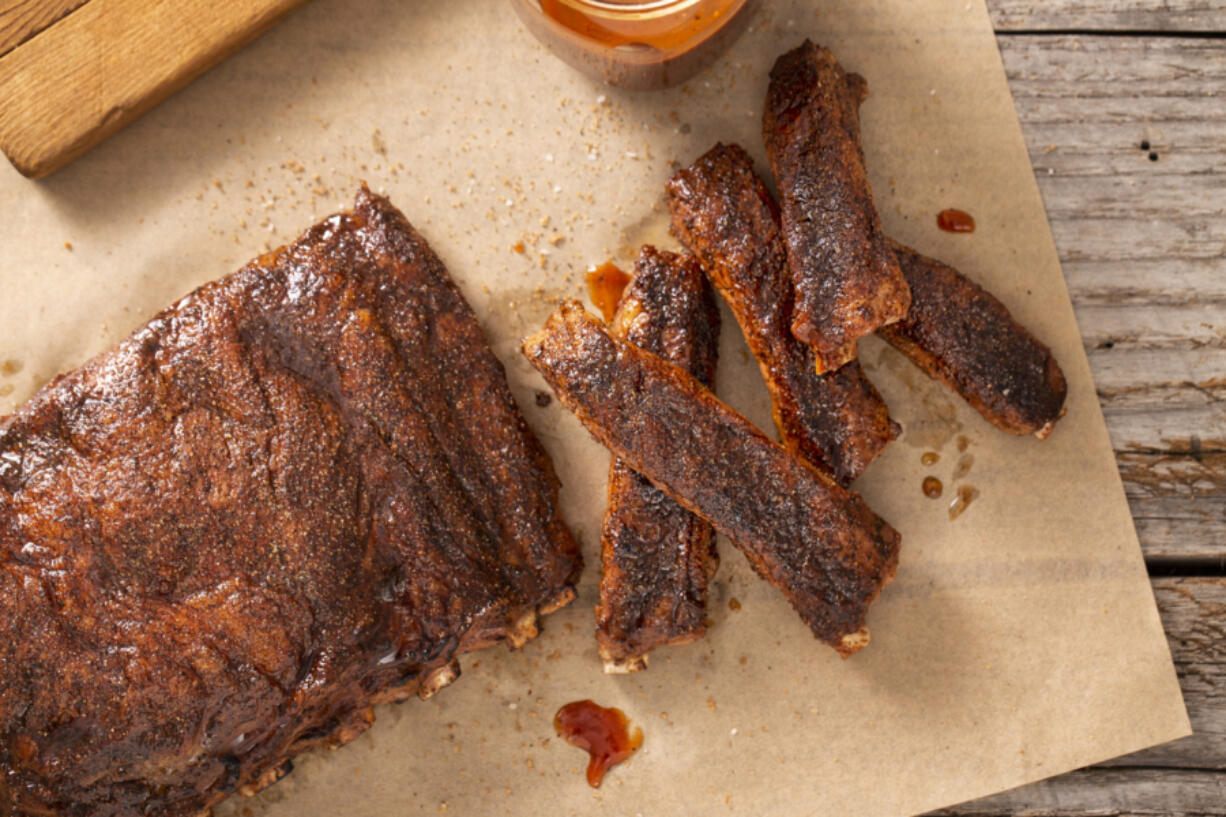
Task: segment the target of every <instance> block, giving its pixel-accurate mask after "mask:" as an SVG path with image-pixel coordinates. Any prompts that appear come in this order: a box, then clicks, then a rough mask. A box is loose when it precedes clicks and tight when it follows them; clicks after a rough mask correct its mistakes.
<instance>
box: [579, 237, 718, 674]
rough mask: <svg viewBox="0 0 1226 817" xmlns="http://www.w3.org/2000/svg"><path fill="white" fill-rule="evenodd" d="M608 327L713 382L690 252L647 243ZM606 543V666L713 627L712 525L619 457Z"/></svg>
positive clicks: (702, 296) (709, 308)
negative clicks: (709, 587)
mask: <svg viewBox="0 0 1226 817" xmlns="http://www.w3.org/2000/svg"><path fill="white" fill-rule="evenodd" d="M611 331H612V332H613V334H615V335H616V336H618V337H620V338H622V339H623V340H626V341H628V342H629V343H632V344H634V345H635V346H638V347H639V348H640V349H645V350H647V351H648V352H651V353H652V354H655V355H659V356H660V357H662V358H663V359H665V360H667V361H669V362H670V363H673V364H675V365H677V366H680V367H682V368H684V369H685V370H686V371H688V372H689V373H690V374H692V375H693V376H694V377H696V378H697V379H698V380H699V381H700V382H701V383H702V384H703V385H704V386H707V387H710V386H711V384H712V382H713V381H714V379H715V362H716V357H717V355H718V354H719V310H718V309H717V308H716V305H715V294H714V293H713V292H712V291H711V286H710V284H708V283H707V279H706V277H705V276H704V275H703V274H702V270H701V269H700V268H699V266H698V262H697V261H695V260H694V259H693V258H691V257H683V256H679V255H676V254H674V253H670V252H663V251H660V250H657V249H655V248H654V247H643V248H642V250H641V251H640V252H639V257H638V262H637V263H636V265H635V271H634V278H633V279H631V281H630V283H629V285H628V286H627V287H626V289H625V291H624V293H623V294H622V299H621V303H620V304H619V306H618V309H617V315H616V316H615V317H614V319H613V323H612V326H611ZM600 547H601V567H602V572H601V577H600V603H599V604H598V605H597V607H596V641H597V645H598V647H599V649H600V656H601V658H602V659H603V661H604V669H605V672H634V671H636V670H640V669H643V668H645V667H646V665H647V653H648V652H649V651H650V650H652V649H654V648H655V647H659V646H663V645H666V644H685V643H687V642H690V641H693V640H695V639H697V638H701V637H702V635H703V634H704V633H706V630H707V624H706V619H707V584H708V582H709V581H710V579H711V577H712V576H713V575H714V573H715V569H716V567H717V566H718V564H719V557H718V556H717V554H716V551H715V537H714V534H713V533H712V531H711V526H710V525H708V524H707V523H706V522H704V521H703V520H701V519H699V518H698V517H696V516H694V515H693V514H692V513H690V512H689V511H687V510H685V509H684V508H682V507H681V506H680V505H678V504H677V503H676V502H674V501H673V500H671V499H669V498H668V497H666V496H665V495H664V494H662V493H661V492H660V490H659V489H658V488H656V487H655V486H654V485H652V484H651V483H650V482H648V481H647V479H646V478H644V477H642V476H640V475H639V474H636V473H635V472H634V471H631V470H630V468H629V467H627V466H626V464H625V463H624V462H622V461H621V460H620V459H618V458H616V457H614V459H613V464H612V465H611V466H610V468H609V506H608V510H607V512H606V513H605V518H604V524H603V526H602V528H601V535H600Z"/></svg>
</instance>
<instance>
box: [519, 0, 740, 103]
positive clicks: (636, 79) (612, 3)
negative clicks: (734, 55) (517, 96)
mask: <svg viewBox="0 0 1226 817" xmlns="http://www.w3.org/2000/svg"><path fill="white" fill-rule="evenodd" d="M511 2H512V5H513V6H514V7H515V11H516V12H517V13H518V14H519V17H520V19H521V20H523V22H524V25H525V26H526V27H527V28H528V30H529V31H531V32H532V33H533V34H534V35H535V36H536V37H537V39H539V40H540V41H541V42H543V43H544V44H545V45H547V46H548V47H549V48H550V49H551V50H552V51H553V52H554V53H555V54H556V55H557V56H558V57H560V58H561V59H562V60H563V61H564V62H566V63H567V64H568V65H570V66H571V67H573V68H575V69H577V70H579V71H581V72H583V73H584V74H587V75H588V76H590V77H592V78H594V79H598V80H600V81H602V82H605V83H608V84H609V85H613V86H616V87H621V88H629V89H634V90H650V89H655V88H664V87H667V86H669V85H675V84H677V83H680V82H684V81H685V80H686V79H689V78H690V77H692V76H693V75H694V74H696V73H697V72H698V71H700V70H702V69H703V68H705V67H706V66H707V65H708V64H710V63H711V62H712V61H714V60H715V58H717V57H718V56H719V55H720V53H722V52H723V50H724V49H725V48H727V46H728V45H730V44H731V43H732V41H733V40H735V39H736V37H737V36H738V35H739V34H740V33H741V32H742V31H743V30H744V28H745V23H746V22H747V21H748V18H749V14H748V12H749V11H750V9H751V7H752V6H753V5H754V0H637V2H636V1H635V0H511Z"/></svg>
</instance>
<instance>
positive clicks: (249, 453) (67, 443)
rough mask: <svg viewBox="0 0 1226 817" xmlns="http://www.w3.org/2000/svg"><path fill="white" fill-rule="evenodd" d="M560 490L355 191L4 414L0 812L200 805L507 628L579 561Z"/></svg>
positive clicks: (516, 634)
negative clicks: (345, 205)
mask: <svg viewBox="0 0 1226 817" xmlns="http://www.w3.org/2000/svg"><path fill="white" fill-rule="evenodd" d="M557 491H558V483H557V479H556V478H555V476H554V473H553V469H552V466H551V465H550V463H549V461H548V459H547V457H546V454H545V452H544V450H543V449H542V447H541V446H540V444H539V443H538V442H537V440H536V439H535V438H534V437H533V436H532V434H531V432H530V431H529V430H528V427H527V425H526V424H525V422H524V420H523V417H522V416H521V415H520V412H519V410H518V408H517V407H516V405H515V402H514V400H513V399H512V396H511V393H510V390H509V388H508V386H507V382H506V379H505V375H504V372H503V369H502V366H501V364H500V363H499V362H498V360H497V359H496V358H495V357H494V355H493V353H492V352H491V350H490V348H489V346H488V345H487V343H486V340H485V338H484V336H483V334H482V330H481V328H480V326H479V325H478V324H477V321H476V318H475V316H474V315H473V312H472V310H471V309H470V308H469V306H468V304H467V303H466V302H465V300H464V298H463V296H462V295H461V293H460V291H459V289H458V288H457V287H456V286H455V284H454V283H453V282H452V281H451V279H450V278H449V276H448V274H447V272H446V270H445V269H444V267H443V265H442V263H441V261H440V260H439V259H438V258H437V257H436V256H435V254H434V253H433V252H432V251H431V250H430V248H429V247H428V246H427V245H426V242H425V241H424V240H423V239H422V238H421V236H420V235H419V234H418V233H417V232H415V231H414V229H413V228H412V227H411V226H410V225H409V223H408V222H407V221H406V220H405V219H404V217H403V216H402V215H401V214H400V213H399V212H398V211H396V210H395V209H394V208H393V207H392V206H391V205H390V204H389V203H388V202H387V201H386V200H384V199H382V198H379V197H377V196H375V195H372V194H371V193H370V192H369V191H366V190H362V191H361V192H360V193H359V194H358V197H357V202H356V205H355V207H354V209H353V210H352V211H350V212H346V213H342V214H340V215H336V216H333V217H331V218H329V219H327V220H326V221H324V222H322V223H320V224H318V225H317V226H315V227H313V228H312V229H310V230H309V231H308V232H306V233H305V234H304V235H303V236H302V237H301V238H300V239H299V240H298V241H297V242H296V243H294V244H293V245H291V246H289V247H285V248H282V249H280V250H277V251H274V252H272V253H269V254H267V255H264V256H262V257H261V258H259V259H257V260H256V261H254V262H252V263H251V264H249V265H248V266H246V267H244V268H243V269H242V270H240V271H239V272H237V273H235V274H233V275H230V276H228V277H226V278H223V279H221V280H219V281H216V282H214V283H211V284H208V285H206V286H204V287H202V288H201V289H199V290H197V291H196V292H194V293H192V294H190V295H188V296H187V297H185V298H183V299H182V300H181V301H179V302H178V303H177V304H175V305H174V306H172V307H170V308H168V309H167V310H165V311H163V312H162V313H161V314H159V315H158V316H157V317H155V318H154V319H153V320H152V321H150V322H149V323H148V324H146V325H145V326H144V327H142V328H140V329H138V330H137V331H136V332H135V334H133V335H132V336H131V337H130V338H129V339H127V340H126V341H124V342H122V343H121V344H120V345H119V346H118V347H116V348H114V349H113V350H111V351H109V352H106V353H104V354H102V355H101V356H99V357H97V358H95V359H94V360H92V361H90V362H89V363H87V364H85V365H84V366H83V367H82V368H80V369H77V370H76V371H73V372H71V373H68V374H66V375H63V376H61V377H59V378H57V379H56V380H54V381H53V382H52V383H50V384H49V385H48V386H47V387H45V388H44V389H43V390H42V391H40V392H39V393H38V394H37V395H35V397H34V398H33V399H32V400H31V401H30V402H29V403H27V404H26V405H24V406H22V407H21V408H19V409H18V410H17V412H16V413H15V414H13V415H12V416H9V417H7V418H5V419H4V420H3V421H0V617H2V618H3V619H4V621H5V622H7V627H8V635H7V637H6V638H5V639H4V642H3V644H2V645H0V768H2V769H3V778H2V779H0V813H4V814H13V813H17V814H39V815H69V814H71V815H76V816H77V817H100V816H101V815H125V816H126V815H143V814H159V815H166V816H167V817H186V816H187V815H198V814H200V813H202V812H203V811H205V810H206V809H207V808H208V807H209V805H210V804H212V803H215V802H217V801H218V800H220V799H222V798H223V797H224V796H225V795H226V794H227V793H229V792H233V791H235V790H239V791H242V792H244V793H251V792H254V791H256V790H258V789H260V788H262V787H263V786H266V785H268V784H269V783H271V782H274V781H275V780H277V779H278V778H279V777H280V776H282V775H283V774H285V773H286V771H288V770H289V768H290V758H291V757H292V756H293V755H294V754H295V753H297V752H299V751H302V750H303V749H306V748H308V747H310V746H313V745H316V744H328V745H338V744H341V743H344V742H346V741H348V740H350V739H352V738H353V737H354V736H356V735H357V734H360V733H361V732H362V731H363V730H364V729H365V728H366V727H367V726H368V725H369V724H370V722H371V721H372V719H373V715H372V712H371V706H372V704H376V703H379V702H383V701H390V700H400V699H404V698H406V697H409V696H411V695H413V694H415V693H416V694H418V695H421V696H427V695H429V694H431V693H433V692H434V691H436V690H437V689H438V688H440V687H441V686H442V685H444V684H446V683H448V682H449V681H451V680H452V679H454V678H455V677H456V675H457V674H458V671H459V668H458V665H457V664H456V663H455V658H456V656H457V655H458V654H460V653H462V652H465V651H468V650H472V649H476V648H478V647H483V646H487V645H490V644H494V643H496V642H499V641H505V642H507V643H509V644H511V645H513V646H515V645H519V644H522V643H523V642H524V641H525V640H526V639H528V638H530V637H532V636H533V635H535V633H536V618H537V615H538V613H545V612H549V611H551V610H553V609H556V608H557V607H559V606H561V605H563V604H566V603H567V602H568V601H569V600H570V599H571V598H573V595H574V590H573V587H572V586H573V583H574V581H575V579H576V577H577V574H578V571H579V569H580V555H579V552H578V550H577V549H576V546H575V543H574V541H573V539H572V537H571V535H570V533H569V532H568V531H567V529H566V528H565V527H564V525H563V523H562V521H561V519H560V518H559V516H558V512H557Z"/></svg>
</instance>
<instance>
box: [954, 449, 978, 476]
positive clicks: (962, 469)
mask: <svg viewBox="0 0 1226 817" xmlns="http://www.w3.org/2000/svg"><path fill="white" fill-rule="evenodd" d="M974 464H975V455H974V454H963V455H962V456H961V457H958V464H957V465H956V466H955V467H954V479H962V478H963V477H964V476H966V475H967V474H969V473H970V472H971V466H972V465H974Z"/></svg>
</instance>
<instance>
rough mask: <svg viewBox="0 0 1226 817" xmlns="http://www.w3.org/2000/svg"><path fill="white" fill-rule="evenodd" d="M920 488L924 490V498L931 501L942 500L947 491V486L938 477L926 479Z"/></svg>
mask: <svg viewBox="0 0 1226 817" xmlns="http://www.w3.org/2000/svg"><path fill="white" fill-rule="evenodd" d="M920 487H922V488H923V489H924V496H926V497H928V498H929V499H940V498H941V493H942V492H943V491H944V490H945V486H944V485H942V484H941V481H940V480H939V479H937V478H936V477H924V482H923V485H921V486H920Z"/></svg>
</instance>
